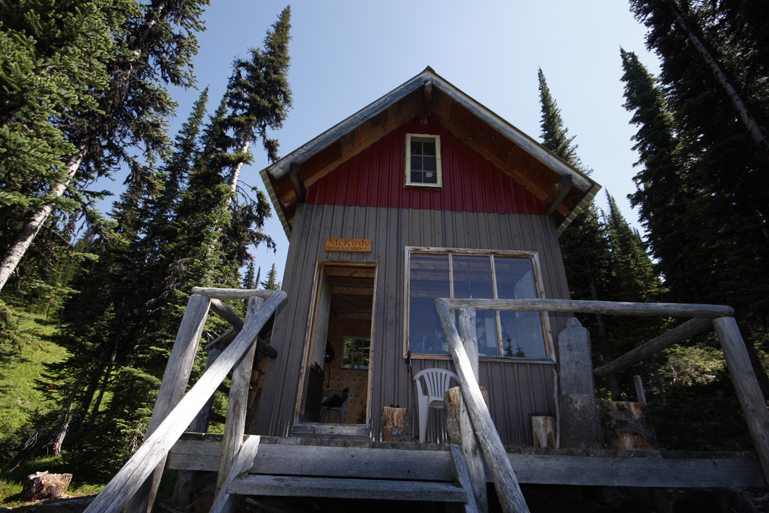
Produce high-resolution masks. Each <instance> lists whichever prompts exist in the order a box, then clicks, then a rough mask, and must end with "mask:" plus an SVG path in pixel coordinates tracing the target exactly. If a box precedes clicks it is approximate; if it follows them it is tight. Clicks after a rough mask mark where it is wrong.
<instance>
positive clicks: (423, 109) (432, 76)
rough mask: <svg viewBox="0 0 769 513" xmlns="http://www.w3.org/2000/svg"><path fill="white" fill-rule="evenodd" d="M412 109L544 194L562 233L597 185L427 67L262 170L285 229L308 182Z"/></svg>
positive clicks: (410, 114)
mask: <svg viewBox="0 0 769 513" xmlns="http://www.w3.org/2000/svg"><path fill="white" fill-rule="evenodd" d="M415 117H420V118H421V119H423V120H426V119H427V118H428V117H433V118H434V119H437V120H438V121H439V122H440V123H441V124H443V125H444V126H446V127H447V128H448V129H449V130H450V131H451V132H452V133H453V134H454V135H456V136H457V137H458V138H459V139H461V140H462V141H463V142H465V143H466V144H468V145H469V146H470V147H472V148H473V149H474V150H476V151H478V152H479V153H480V154H481V155H483V156H484V157H485V158H487V159H488V160H489V161H491V162H492V163H494V164H495V165H496V166H497V167H499V168H500V169H501V170H502V171H503V172H505V173H507V174H508V175H510V176H512V177H513V178H514V179H515V180H516V181H518V182H519V183H521V184H522V185H523V186H524V187H526V188H527V189H528V190H529V191H531V192H532V193H533V194H534V195H535V196H537V197H538V198H539V199H541V200H542V201H543V202H544V203H545V209H546V211H547V212H548V214H551V213H552V214H553V215H555V216H556V218H557V220H558V223H559V224H558V233H559V234H560V233H561V232H562V231H563V230H564V229H565V228H566V227H567V226H568V225H569V223H571V221H572V220H573V219H574V217H576V215H577V214H579V213H580V212H581V211H582V209H583V208H585V206H587V204H588V203H589V202H590V201H591V200H592V198H593V197H594V196H595V195H596V193H597V192H598V190H599V189H600V188H601V186H600V185H598V184H597V183H596V182H594V181H593V180H591V179H590V178H589V177H587V176H585V175H584V174H582V173H580V172H579V171H577V170H576V169H574V168H573V167H571V166H569V165H568V164H566V163H565V162H564V161H562V160H561V159H560V158H558V157H557V156H556V155H554V154H553V153H552V152H550V151H548V150H547V149H545V148H544V147H543V146H542V145H541V144H539V143H537V142H536V141H535V140H534V139H532V138H531V137H529V136H528V135H526V134H524V133H523V132H521V131H520V130H518V129H517V128H515V127H514V126H513V125H511V124H510V123H508V122H507V121H505V120H504V119H502V118H500V117H499V116H497V115H496V114H495V113H493V112H492V111H490V110H489V109H487V108H486V107H484V106H483V105H481V104H480V103H478V102H477V101H475V100H473V99H472V98H471V97H469V96H468V95H466V94H465V93H463V92H462V91H460V90H459V89H457V88H456V87H454V86H453V85H452V84H450V83H449V82H447V81H446V80H444V79H443V78H442V77H440V76H439V75H438V74H437V73H435V72H434V71H433V70H432V69H431V68H429V67H428V68H427V69H425V70H424V71H423V72H422V73H420V74H419V75H417V76H415V77H414V78H412V79H411V80H409V81H408V82H406V83H405V84H403V85H401V86H399V87H397V88H396V89H394V90H393V91H391V92H389V93H388V94H386V95H385V96H383V97H381V98H380V99H378V100H376V101H375V102H374V103H372V104H370V105H369V106H367V107H365V108H363V109H362V110H360V111H358V112H357V113H355V114H353V115H352V116H350V117H349V118H347V119H345V120H344V121H342V122H341V123H339V124H338V125H336V126H334V127H333V128H331V129H329V130H327V131H326V132H324V133H322V134H321V135H319V136H318V137H316V138H315V139H313V140H311V141H310V142H308V143H306V144H305V145H303V146H301V147H300V148H297V149H296V150H294V151H293V152H291V153H290V154H288V155H286V156H285V157H283V158H282V159H280V160H279V161H278V162H275V163H274V164H272V165H271V166H269V167H267V168H265V169H263V170H262V171H261V175H262V179H263V180H264V183H265V186H266V187H267V191H268V192H269V194H270V198H271V199H272V202H273V205H274V207H275V211H276V212H277V213H278V216H279V217H280V221H281V223H282V224H283V229H284V230H285V231H286V235H287V236H289V237H290V235H291V227H292V226H293V218H294V211H295V210H296V204H297V202H299V203H302V202H304V195H305V192H306V188H307V187H309V186H311V185H312V184H314V183H315V182H317V181H318V180H320V179H321V178H323V177H324V176H326V175H327V174H328V173H330V172H331V171H333V170H334V169H336V168H337V167H338V166H339V165H340V164H342V163H343V162H346V161H347V160H349V159H350V158H352V157H354V156H355V155H357V154H358V153H360V152H361V151H362V150H364V149H365V148H367V147H369V146H371V145H372V144H374V143H375V142H377V141H378V140H379V139H381V138H382V137H384V136H385V135H387V134H388V133H389V132H390V131H392V130H394V129H395V128H397V127H398V126H400V125H402V124H403V123H405V122H407V121H409V120H411V119H413V118H415Z"/></svg>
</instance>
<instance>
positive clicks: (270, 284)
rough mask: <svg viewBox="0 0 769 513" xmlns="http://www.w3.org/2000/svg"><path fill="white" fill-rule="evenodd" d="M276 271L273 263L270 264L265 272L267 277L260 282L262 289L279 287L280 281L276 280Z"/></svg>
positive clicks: (276, 288)
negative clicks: (269, 267)
mask: <svg viewBox="0 0 769 513" xmlns="http://www.w3.org/2000/svg"><path fill="white" fill-rule="evenodd" d="M277 274H278V273H277V272H276V271H275V264H272V268H271V269H270V271H269V272H268V273H267V279H266V280H264V281H263V282H262V287H264V290H278V289H280V283H278V281H277Z"/></svg>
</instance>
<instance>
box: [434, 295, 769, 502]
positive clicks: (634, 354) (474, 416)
mask: <svg viewBox="0 0 769 513" xmlns="http://www.w3.org/2000/svg"><path fill="white" fill-rule="evenodd" d="M435 303H436V308H437V310H438V314H439V316H440V318H441V323H442V325H443V328H444V331H445V332H446V338H447V340H448V342H449V347H450V349H451V355H452V358H453V359H454V365H455V367H456V370H457V374H458V375H459V377H460V386H461V388H462V395H463V397H464V400H465V401H466V402H467V408H468V410H469V416H470V419H471V420H472V426H473V427H474V428H475V431H476V433H477V435H478V439H479V441H480V446H481V448H482V450H483V454H484V456H485V457H486V461H487V463H488V465H489V470H490V471H491V474H492V477H493V479H494V484H495V487H496V489H497V493H498V494H499V497H500V502H501V503H502V504H503V508H505V511H527V509H525V507H526V506H525V503H524V504H523V505H521V504H520V502H521V501H523V498H522V496H521V495H520V488H519V487H518V483H517V480H516V478H515V474H514V472H513V469H512V468H510V466H509V462H508V464H507V465H505V464H504V462H503V459H504V460H507V458H503V457H502V456H504V449H503V447H502V444H501V442H500V441H499V437H498V435H497V434H496V430H494V429H493V424H492V421H491V416H490V415H489V412H488V409H487V408H486V405H485V404H484V402H483V399H482V398H481V392H480V389H479V386H478V382H477V380H476V379H475V376H474V374H473V369H472V366H471V362H470V359H468V356H467V352H466V351H465V347H463V342H464V343H465V344H466V345H470V346H472V345H473V344H477V341H474V340H472V339H473V338H474V336H473V337H462V338H461V339H460V336H459V334H458V333H457V329H456V327H455V326H454V322H453V320H452V315H451V310H452V309H460V312H462V313H461V314H460V318H461V317H463V316H468V315H467V312H468V311H472V310H474V309H478V310H492V311H519V312H522V311H526V312H573V313H577V312H581V313H600V314H611V315H641V316H665V317H694V319H692V320H690V321H688V322H686V323H684V324H683V325H682V326H679V327H677V328H675V329H673V330H671V331H669V332H668V333H665V334H663V335H661V336H659V337H656V338H655V339H653V340H651V341H649V342H647V343H646V344H643V345H642V346H640V347H639V348H636V349H634V350H633V351H630V352H629V353H627V354H625V355H623V356H621V357H619V358H617V359H616V360H614V361H612V362H609V363H608V364H606V365H604V366H602V367H599V368H598V369H595V370H594V372H593V374H594V376H597V377H600V376H606V375H609V374H612V373H615V372H618V371H619V370H622V369H624V368H626V367H628V366H630V365H632V364H634V363H637V362H638V361H641V360H643V359H645V358H648V357H649V356H651V355H652V354H654V353H656V352H659V351H661V350H662V349H665V348H666V347H669V346H671V345H673V344H675V343H677V342H680V341H682V340H685V339H687V338H689V337H691V336H694V335H696V334H697V333H700V332H702V331H704V330H706V329H708V328H710V327H713V328H715V330H716V333H717V334H718V338H719V340H720V343H721V348H722V349H723V352H724V356H725V358H726V365H727V368H728V369H729V373H730V375H731V378H732V381H733V383H734V387H735V390H736V392H737V396H738V398H739V401H740V406H741V407H742V410H743V412H744V414H745V419H746V421H747V424H748V430H749V431H750V435H751V438H752V440H753V444H754V446H755V448H756V452H757V454H758V458H759V462H760V463H761V468H762V469H763V473H764V479H765V480H766V481H767V483H769V439H768V438H767V437H769V412H768V411H767V407H766V402H765V400H764V397H763V394H762V392H761V389H760V387H759V384H758V380H757V379H756V375H755V373H754V371H753V368H752V366H751V364H750V360H749V357H748V353H747V349H746V347H745V343H744V341H743V339H742V336H741V335H740V331H739V328H738V326H737V322H736V321H735V320H734V317H733V315H734V310H733V309H732V308H730V307H728V306H718V305H699V304H671V303H618V302H608V301H573V300H560V299H515V300H514V299H510V300H504V299H436V300H435ZM470 317H473V318H474V311H472V312H471V314H470ZM473 324H474V322H473ZM460 329H462V323H460ZM476 351H477V349H476ZM476 354H477V353H476ZM476 360H477V356H476ZM476 365H477V364H476ZM475 375H476V376H477V374H475ZM468 466H469V467H470V466H471V464H470V463H468ZM471 478H472V476H471ZM505 488H506V489H507V490H505ZM505 501H507V505H505V504H504V502H505Z"/></svg>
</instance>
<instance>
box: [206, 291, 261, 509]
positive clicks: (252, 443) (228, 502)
mask: <svg viewBox="0 0 769 513" xmlns="http://www.w3.org/2000/svg"><path fill="white" fill-rule="evenodd" d="M252 299H253V298H252ZM260 299H261V298H260ZM262 301H264V300H262ZM249 306H250V301H249ZM259 440H260V438H259V436H258V435H252V436H249V437H247V438H246V441H245V442H243V445H242V446H241V447H239V448H238V452H237V454H236V455H235V456H236V457H235V459H234V460H233V464H232V467H231V468H230V471H229V472H228V473H227V476H226V478H225V479H224V481H223V483H222V491H221V493H219V494H217V496H216V498H215V499H214V503H213V504H212V505H211V509H210V510H209V513H227V512H228V511H233V510H234V509H235V507H236V506H237V503H238V501H237V500H236V499H237V498H238V497H237V496H233V495H230V494H229V493H227V486H228V485H229V484H230V483H231V482H233V481H234V480H235V478H236V477H238V476H240V475H242V474H245V473H246V472H248V471H249V469H250V468H251V467H252V466H253V464H254V458H256V452H257V451H258V450H259Z"/></svg>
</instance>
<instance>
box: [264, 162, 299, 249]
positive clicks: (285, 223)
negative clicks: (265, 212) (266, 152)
mask: <svg viewBox="0 0 769 513" xmlns="http://www.w3.org/2000/svg"><path fill="white" fill-rule="evenodd" d="M259 174H260V175H261V177H262V181H263V182H264V186H265V188H266V189H267V194H268V195H269V196H270V200H272V206H273V207H275V212H277V214H278V219H280V224H281V226H283V232H284V233H285V234H286V237H287V238H288V240H291V226H290V225H289V224H288V219H286V215H285V214H284V213H283V204H282V203H281V202H280V200H279V199H278V196H277V195H276V194H275V189H273V187H272V179H271V178H270V176H269V174H267V169H262V170H261V171H259Z"/></svg>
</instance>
